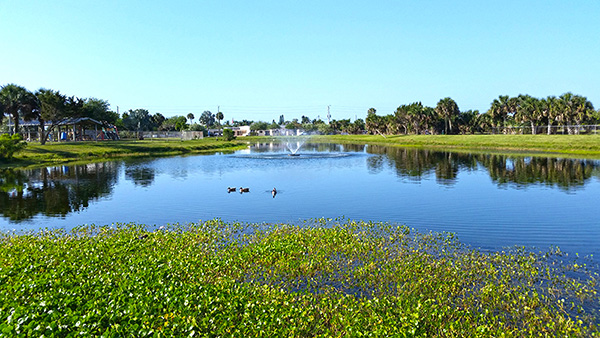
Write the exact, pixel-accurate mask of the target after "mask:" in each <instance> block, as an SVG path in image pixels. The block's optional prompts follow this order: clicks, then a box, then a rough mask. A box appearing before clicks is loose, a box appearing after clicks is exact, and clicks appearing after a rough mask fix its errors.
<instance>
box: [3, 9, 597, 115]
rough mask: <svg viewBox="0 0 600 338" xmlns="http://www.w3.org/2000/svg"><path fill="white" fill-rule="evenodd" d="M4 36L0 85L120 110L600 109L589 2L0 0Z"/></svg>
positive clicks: (304, 112) (321, 112)
mask: <svg viewBox="0 0 600 338" xmlns="http://www.w3.org/2000/svg"><path fill="white" fill-rule="evenodd" d="M0 36H1V38H0V85H4V84H7V83H16V84H19V85H22V86H25V87H26V88H28V89H29V90H32V91H34V90H36V89H38V88H40V87H44V88H50V89H55V90H60V91H61V92H62V93H64V94H67V95H75V96H78V97H82V98H87V97H97V98H100V99H105V100H107V101H108V102H109V103H110V104H111V108H112V109H113V110H116V109H117V106H118V107H119V109H120V111H121V112H124V111H126V110H128V109H136V108H145V109H148V110H149V111H150V112H151V113H156V112H160V113H163V114H164V115H165V116H172V115H186V114H187V113H189V112H192V113H194V114H195V115H196V117H198V116H200V114H201V113H202V111H204V110H211V111H212V112H216V110H217V106H220V107H221V111H222V112H223V113H224V115H225V119H227V120H230V119H231V118H234V119H236V120H242V119H248V120H262V121H269V122H270V121H271V120H272V119H278V118H279V115H281V114H284V115H285V117H286V119H288V120H291V119H292V118H299V117H301V116H302V115H307V116H309V117H310V118H316V117H317V116H318V115H320V117H321V118H322V119H325V116H326V114H327V106H328V105H331V115H332V118H334V119H343V118H352V119H354V117H355V116H356V117H358V118H365V116H366V111H367V109H368V108H370V107H374V108H376V109H377V111H378V113H379V114H381V115H385V114H389V113H392V112H393V111H394V110H395V108H396V107H398V106H399V105H401V104H407V103H411V102H414V101H421V102H423V104H425V105H429V106H435V104H436V103H437V101H439V100H440V99H441V98H443V97H448V96H449V97H451V98H453V99H454V100H455V101H456V102H457V103H458V105H459V108H460V109H461V110H463V111H464V110H468V109H478V110H480V111H482V112H483V111H485V110H487V109H488V108H489V105H490V102H491V101H492V100H493V99H494V98H496V97H498V95H511V96H514V95H518V94H530V95H532V96H536V97H546V96H548V95H557V96H558V95H561V94H562V93H564V92H567V91H571V92H573V93H576V94H579V95H583V96H586V97H587V98H588V99H589V100H590V101H592V103H594V105H595V108H596V109H597V108H600V1H598V0H576V1H566V0H565V1H553V0H544V1H522V0H521V1H513V0H510V1H506V0H505V1H433V0H431V1H323V0H321V1H313V0H308V1H282V0H277V1H262V0H256V1H225V0H217V1H177V0H174V1H151V0H145V1H113V0H105V1H82V0H75V1H64V0H55V1H23V0H0Z"/></svg>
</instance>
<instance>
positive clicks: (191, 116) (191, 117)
mask: <svg viewBox="0 0 600 338" xmlns="http://www.w3.org/2000/svg"><path fill="white" fill-rule="evenodd" d="M187 118H188V120H190V124H192V122H194V114H192V113H189V114H187Z"/></svg>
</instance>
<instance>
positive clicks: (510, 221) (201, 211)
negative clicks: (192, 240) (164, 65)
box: [0, 144, 600, 255]
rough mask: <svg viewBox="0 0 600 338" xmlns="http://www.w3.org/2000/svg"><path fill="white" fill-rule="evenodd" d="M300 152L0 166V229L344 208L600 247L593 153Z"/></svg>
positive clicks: (466, 238)
mask: <svg viewBox="0 0 600 338" xmlns="http://www.w3.org/2000/svg"><path fill="white" fill-rule="evenodd" d="M299 154H300V156H288V150H287V149H286V147H285V146H283V145H281V144H256V145H253V146H252V147H250V148H249V149H247V150H243V151H239V152H235V153H231V154H214V155H200V156H187V157H173V158H160V159H150V160H134V161H132V160H129V161H113V162H105V163H94V164H88V165H81V166H68V167H67V166H61V167H51V168H45V169H35V170H22V171H17V170H4V171H2V172H0V214H1V215H2V218H1V219H0V230H5V231H6V230H18V231H21V230H24V231H27V230H37V229H40V228H65V229H70V228H72V227H74V226H77V225H81V224H96V225H107V224H108V225H110V224H112V223H116V222H136V223H143V224H149V225H157V226H159V225H164V224H168V223H170V224H173V223H177V222H179V223H189V222H198V221H200V220H208V219H212V218H221V219H223V220H225V221H242V222H266V223H280V222H292V223H301V221H302V220H307V219H311V218H317V217H326V218H337V217H345V218H347V219H362V220H374V221H387V222H391V223H398V224H406V225H408V226H409V227H412V228H416V229H418V230H420V231H429V230H432V231H449V232H454V233H456V234H457V236H458V238H459V239H460V240H461V241H462V242H464V243H467V244H469V245H471V246H473V247H479V248H482V249H485V250H498V249H500V248H502V247H506V246H514V245H525V246H528V247H530V248H531V249H533V250H538V249H539V250H547V249H548V248H549V247H550V246H555V245H556V246H559V247H560V248H561V250H563V251H567V252H572V253H579V254H580V255H588V254H594V255H598V254H599V253H600V218H599V217H598V210H597V205H598V200H599V196H600V162H598V161H593V160H584V159H580V160H577V159H575V160H574V159H557V158H548V157H510V156H504V155H497V154H459V153H452V152H439V151H431V150H417V149H406V148H394V147H382V146H365V145H344V146H342V145H333V144H305V145H303V146H302V148H301V149H300V151H299ZM228 187H236V188H238V190H236V192H231V193H228V192H227V188H228ZM239 187H248V188H249V192H248V193H239ZM273 188H276V189H277V194H276V196H275V197H273V196H272V193H271V191H272V189H273Z"/></svg>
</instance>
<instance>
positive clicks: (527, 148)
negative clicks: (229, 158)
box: [0, 135, 600, 168]
mask: <svg viewBox="0 0 600 338" xmlns="http://www.w3.org/2000/svg"><path fill="white" fill-rule="evenodd" d="M301 137H302V138H310V140H311V141H312V142H333V143H354V144H378V145H389V146H401V147H421V148H430V149H440V150H442V149H443V150H452V151H468V152H499V153H507V154H512V153H517V154H519V155H540V154H544V155H550V156H563V157H586V158H600V135H394V136H392V135H390V136H386V137H385V138H384V137H383V136H381V135H320V136H310V137H307V136H301ZM272 140H276V141H277V140H284V138H281V137H243V138H242V137H240V138H238V139H236V140H234V141H231V142H226V141H221V140H217V139H214V138H207V139H202V140H192V141H180V140H142V141H137V140H127V141H106V142H68V143H49V144H46V145H43V146H42V145H40V144H39V143H35V142H32V143H29V144H28V146H27V147H26V148H25V150H24V151H23V152H21V153H19V154H17V155H15V158H14V159H11V160H8V161H3V162H0V168H7V167H28V166H44V165H55V164H66V163H75V162H92V161H102V160H107V159H116V158H125V157H156V156H175V155H185V154H200V153H211V152H218V151H233V150H236V149H241V148H244V147H246V146H247V144H248V143H252V142H262V141H272Z"/></svg>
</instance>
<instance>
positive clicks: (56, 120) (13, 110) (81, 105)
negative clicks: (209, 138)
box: [0, 84, 247, 144]
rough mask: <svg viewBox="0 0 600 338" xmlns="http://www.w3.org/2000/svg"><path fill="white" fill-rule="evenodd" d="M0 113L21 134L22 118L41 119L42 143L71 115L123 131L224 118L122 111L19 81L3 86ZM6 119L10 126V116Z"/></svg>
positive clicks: (210, 123) (192, 126)
mask: <svg viewBox="0 0 600 338" xmlns="http://www.w3.org/2000/svg"><path fill="white" fill-rule="evenodd" d="M0 114H1V115H5V116H7V117H8V118H10V120H11V121H12V124H13V128H12V130H11V132H12V133H13V134H19V132H20V121H26V122H29V121H38V122H39V127H38V135H39V141H40V143H41V144H45V143H46V142H47V140H48V136H49V135H50V134H51V133H52V132H53V131H54V130H55V129H56V127H58V126H59V124H60V123H61V122H63V121H65V120H67V119H71V118H81V117H88V118H92V119H94V120H96V121H99V122H101V123H102V124H103V125H105V126H107V127H112V126H116V127H117V128H118V129H119V130H129V131H143V130H155V131H157V130H158V131H181V130H199V131H202V130H205V129H206V128H209V127H214V126H216V125H220V123H221V121H222V120H223V118H224V115H223V113H222V112H218V113H216V114H213V113H212V112H210V111H208V110H207V111H204V112H203V113H202V114H201V116H200V117H199V119H198V122H199V123H193V121H194V119H195V117H194V114H193V113H189V114H187V116H173V117H168V118H167V117H165V116H164V115H163V114H161V113H155V114H151V113H150V112H149V111H148V110H147V109H130V110H128V111H126V112H124V113H123V114H119V113H116V112H114V111H112V110H111V109H110V104H109V103H108V101H106V100H102V99H97V98H85V99H84V98H79V97H77V96H68V95H65V94H63V93H61V92H60V91H58V90H52V89H45V88H40V89H38V90H37V91H35V92H31V91H29V90H27V89H26V88H25V87H22V86H19V85H16V84H7V85H4V86H2V87H1V88H0ZM188 120H189V122H190V123H189V124H188ZM3 122H4V124H5V128H6V126H7V125H8V123H7V121H6V119H4V120H3ZM244 122H247V121H244Z"/></svg>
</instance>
